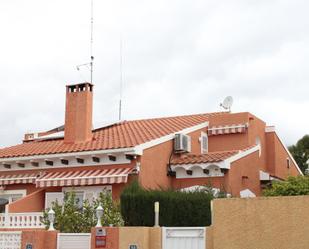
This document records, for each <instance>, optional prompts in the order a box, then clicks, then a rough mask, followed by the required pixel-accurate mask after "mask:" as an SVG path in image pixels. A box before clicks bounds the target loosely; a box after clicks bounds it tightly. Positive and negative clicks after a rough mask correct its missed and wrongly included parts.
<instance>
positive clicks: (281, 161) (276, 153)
mask: <svg viewBox="0 0 309 249" xmlns="http://www.w3.org/2000/svg"><path fill="white" fill-rule="evenodd" d="M266 144H267V149H268V158H267V165H268V170H269V173H270V174H271V175H274V176H276V177H278V178H281V179H286V178H287V177H288V176H297V175H299V174H300V172H299V171H298V169H297V167H296V165H295V164H294V163H293V160H292V158H291V157H290V156H289V154H288V153H287V151H286V148H285V146H284V144H282V143H281V141H280V139H279V137H278V135H277V134H276V133H275V132H268V133H266ZM287 159H289V162H290V166H289V167H288V162H287Z"/></svg>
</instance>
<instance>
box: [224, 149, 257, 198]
mask: <svg viewBox="0 0 309 249" xmlns="http://www.w3.org/2000/svg"><path fill="white" fill-rule="evenodd" d="M245 189H250V191H252V192H253V193H255V195H257V196H258V195H260V175H259V152H258V151H256V152H254V153H252V154H249V155H248V156H246V157H243V158H241V159H239V160H237V161H235V162H233V163H232V164H231V168H230V169H229V170H228V172H227V174H226V190H227V192H228V193H231V194H232V196H236V197H239V196H240V191H242V190H245Z"/></svg>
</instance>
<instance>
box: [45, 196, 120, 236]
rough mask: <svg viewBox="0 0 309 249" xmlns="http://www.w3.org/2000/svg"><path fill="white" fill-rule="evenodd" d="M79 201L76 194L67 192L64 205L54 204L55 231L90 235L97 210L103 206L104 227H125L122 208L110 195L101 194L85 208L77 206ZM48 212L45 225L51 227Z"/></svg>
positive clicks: (84, 203) (94, 223) (87, 202)
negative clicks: (121, 212)
mask: <svg viewBox="0 0 309 249" xmlns="http://www.w3.org/2000/svg"><path fill="white" fill-rule="evenodd" d="M77 203H78V200H77V199H76V195H75V193H74V192H67V193H66V194H65V196H64V200H63V204H62V205H60V204H59V203H58V201H56V202H53V203H52V209H53V210H54V211H55V224H54V226H55V229H56V230H59V231H60V232H63V233H88V232H90V231H91V227H94V226H95V225H96V222H97V219H96V215H95V214H96V212H95V210H96V208H97V207H98V206H99V205H101V206H102V207H103V209H104V214H103V217H102V220H101V222H102V225H103V226H108V225H110V224H112V225H115V226H121V225H123V220H122V218H121V214H120V206H119V204H118V203H115V202H114V201H113V200H112V197H111V195H110V194H107V193H100V195H99V198H98V199H96V200H93V201H92V202H91V203H90V202H89V201H88V200H85V201H84V202H83V208H82V209H80V207H79V206H78V205H77ZM48 211H49V210H45V212H44V214H43V220H42V222H43V224H44V225H46V227H49V221H48Z"/></svg>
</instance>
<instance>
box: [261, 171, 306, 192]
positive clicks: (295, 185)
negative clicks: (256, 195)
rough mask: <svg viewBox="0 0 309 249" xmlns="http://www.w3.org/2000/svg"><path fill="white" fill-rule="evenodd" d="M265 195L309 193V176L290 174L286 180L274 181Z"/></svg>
mask: <svg viewBox="0 0 309 249" xmlns="http://www.w3.org/2000/svg"><path fill="white" fill-rule="evenodd" d="M263 195H264V196H291V195H309V176H296V177H293V176H290V177H289V178H288V179H287V180H286V181H280V182H279V181H278V182H274V183H273V184H272V186H271V187H270V188H269V189H266V190H264V192H263Z"/></svg>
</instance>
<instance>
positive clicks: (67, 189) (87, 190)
mask: <svg viewBox="0 0 309 249" xmlns="http://www.w3.org/2000/svg"><path fill="white" fill-rule="evenodd" d="M103 188H105V189H106V190H107V191H109V192H110V193H111V194H112V189H113V188H112V185H104V186H89V187H64V188H62V192H63V193H65V192H71V191H75V192H79V193H80V192H83V193H84V196H83V200H85V199H86V194H87V193H92V194H93V197H94V198H95V199H96V198H98V197H99V194H100V193H101V192H102V189H103Z"/></svg>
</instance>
